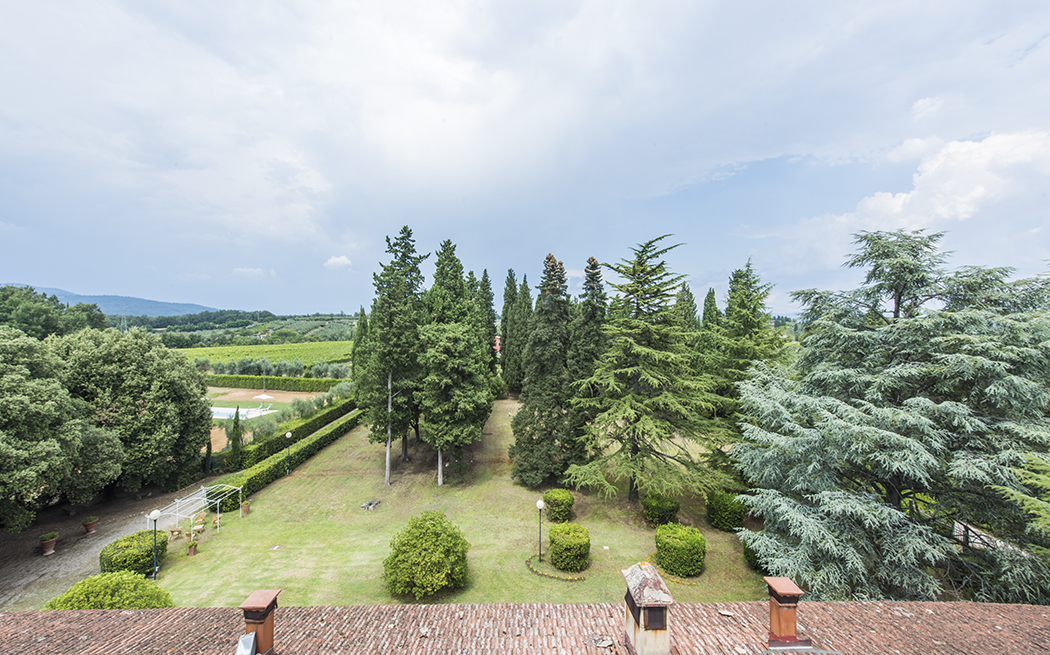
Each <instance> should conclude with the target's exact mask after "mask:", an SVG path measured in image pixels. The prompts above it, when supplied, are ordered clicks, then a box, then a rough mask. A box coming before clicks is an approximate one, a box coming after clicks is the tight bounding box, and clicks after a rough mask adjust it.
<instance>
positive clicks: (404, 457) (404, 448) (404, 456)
mask: <svg viewBox="0 0 1050 655" xmlns="http://www.w3.org/2000/svg"><path fill="white" fill-rule="evenodd" d="M401 461H402V462H407V461H409V460H408V435H407V434H403V435H401Z"/></svg>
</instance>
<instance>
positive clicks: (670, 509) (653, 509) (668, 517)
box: [642, 493, 682, 525]
mask: <svg viewBox="0 0 1050 655" xmlns="http://www.w3.org/2000/svg"><path fill="white" fill-rule="evenodd" d="M681 508H682V503H680V502H678V500H677V499H675V498H671V497H670V496H665V495H663V494H659V493H651V494H645V496H643V497H642V516H644V517H645V520H646V522H648V523H649V525H663V524H664V523H670V522H671V521H673V520H674V518H675V515H676V514H678V510H680V509H681Z"/></svg>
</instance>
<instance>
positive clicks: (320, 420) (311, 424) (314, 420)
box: [241, 398, 356, 468]
mask: <svg viewBox="0 0 1050 655" xmlns="http://www.w3.org/2000/svg"><path fill="white" fill-rule="evenodd" d="M355 407H356V404H355V403H354V401H353V399H352V398H337V399H335V400H333V401H332V403H331V404H330V405H328V407H325V408H324V409H322V410H321V411H319V412H317V413H316V414H314V415H313V416H308V417H306V418H297V419H294V420H291V421H285V422H284V423H281V424H280V425H278V426H277V431H276V432H275V433H274V436H273V437H272V438H270V439H267V440H266V441H259V442H257V443H254V442H253V443H250V444H248V445H247V446H244V448H242V449H241V452H242V455H241V457H242V459H243V460H244V467H245V468H251V467H252V466H255V465H256V464H258V463H259V462H261V461H263V460H264V459H266V458H267V457H270V456H272V455H275V454H277V453H279V452H283V451H284V449H285V447H287V446H288V440H287V439H285V437H284V435H285V434H286V433H288V432H291V433H292V443H296V442H297V441H299V440H301V439H303V438H305V437H308V436H310V435H311V434H313V433H314V432H317V431H318V430H320V429H321V428H323V427H324V426H326V425H328V424H329V423H331V422H332V421H335V420H336V419H338V418H339V417H340V416H346V415H347V414H349V413H350V412H352V411H353V410H354V409H355Z"/></svg>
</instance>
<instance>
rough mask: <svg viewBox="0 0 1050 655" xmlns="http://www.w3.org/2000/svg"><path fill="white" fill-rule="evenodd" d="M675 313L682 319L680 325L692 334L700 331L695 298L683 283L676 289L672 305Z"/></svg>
mask: <svg viewBox="0 0 1050 655" xmlns="http://www.w3.org/2000/svg"><path fill="white" fill-rule="evenodd" d="M674 308H675V311H677V312H678V313H679V314H680V316H681V319H682V325H684V326H686V328H687V329H689V330H690V331H692V332H698V331H699V330H700V317H699V316H698V315H697V311H696V298H695V297H694V296H693V292H692V291H691V290H690V289H689V285H688V284H686V283H685V282H683V283H682V286H681V287H680V288H679V289H678V296H677V297H676V298H675V303H674Z"/></svg>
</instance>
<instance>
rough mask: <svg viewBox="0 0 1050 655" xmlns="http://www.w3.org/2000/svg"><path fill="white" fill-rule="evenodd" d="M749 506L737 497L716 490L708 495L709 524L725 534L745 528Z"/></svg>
mask: <svg viewBox="0 0 1050 655" xmlns="http://www.w3.org/2000/svg"><path fill="white" fill-rule="evenodd" d="M747 512H748V509H747V505H745V504H744V503H742V502H740V501H739V500H737V499H736V496H735V495H733V494H730V493H726V492H725V491H722V490H721V489H716V490H715V491H712V492H711V493H709V494H707V522H708V523H710V524H711V526H712V527H715V528H718V529H719V530H721V531H723V532H733V531H734V530H736V529H737V528H742V527H744V517H745V516H747Z"/></svg>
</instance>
